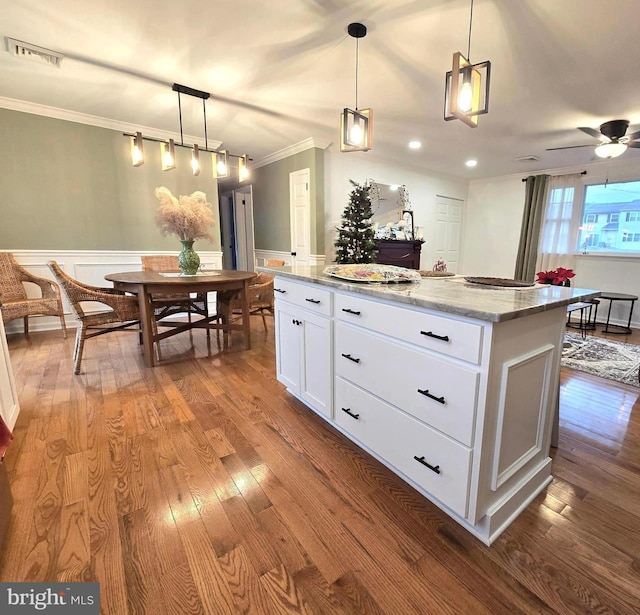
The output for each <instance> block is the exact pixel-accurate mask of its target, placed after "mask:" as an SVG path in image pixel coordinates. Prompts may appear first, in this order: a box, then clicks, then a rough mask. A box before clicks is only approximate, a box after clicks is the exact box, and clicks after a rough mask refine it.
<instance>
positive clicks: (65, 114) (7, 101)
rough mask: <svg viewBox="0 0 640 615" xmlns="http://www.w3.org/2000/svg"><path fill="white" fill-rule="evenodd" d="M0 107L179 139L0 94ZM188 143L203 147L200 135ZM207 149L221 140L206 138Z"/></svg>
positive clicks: (113, 128)
mask: <svg viewBox="0 0 640 615" xmlns="http://www.w3.org/2000/svg"><path fill="white" fill-rule="evenodd" d="M0 108H2V109H10V110H11V111H20V112H22V113H31V114H32V115H42V116H44V117H50V118H53V119H56V120H64V121H66V122H75V123H76V124H86V125H87V126H96V127H97V128H106V129H108V130H116V131H118V132H141V133H142V134H143V135H144V136H147V137H154V138H156V139H173V140H174V141H176V142H179V141H180V134H179V133H175V132H169V131H166V130H159V129H158V128H151V126H136V125H134V124H128V123H126V122H119V121H118V120H111V119H108V118H105V117H99V116H97V115H88V114H87V113H80V112H78V111H70V110H68V109H60V108H58V107H49V106H47V105H40V104H38V103H33V102H28V101H26V100H17V99H15V98H5V97H3V96H0ZM184 138H185V140H186V141H187V142H188V143H197V144H198V146H199V147H204V139H203V138H201V137H193V136H190V135H184ZM207 143H208V146H209V149H218V148H219V147H220V146H221V145H222V141H217V140H215V139H208V141H207Z"/></svg>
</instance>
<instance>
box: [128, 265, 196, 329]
mask: <svg viewBox="0 0 640 615" xmlns="http://www.w3.org/2000/svg"><path fill="white" fill-rule="evenodd" d="M140 259H141V261H142V270H143V271H158V272H162V271H164V272H177V271H180V266H179V265H178V257H177V256H172V255H169V254H166V255H165V254H156V255H151V256H141V257H140ZM151 301H152V305H153V310H154V315H155V318H156V320H161V319H162V318H167V316H173V315H174V314H182V313H184V312H186V313H187V316H188V318H189V322H191V315H192V314H199V315H200V316H208V315H209V305H208V300H207V293H198V294H196V295H194V296H193V297H192V296H191V295H190V294H189V293H171V294H160V295H159V294H154V295H153V296H152V297H151ZM207 331H208V329H207Z"/></svg>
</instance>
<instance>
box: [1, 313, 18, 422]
mask: <svg viewBox="0 0 640 615" xmlns="http://www.w3.org/2000/svg"><path fill="white" fill-rule="evenodd" d="M19 412H20V405H19V404H18V393H17V390H16V383H15V381H14V379H13V371H12V370H11V361H10V359H9V348H8V347H7V338H6V337H5V334H4V324H3V322H2V318H0V416H2V419H3V420H4V422H5V423H6V425H7V427H8V428H9V429H11V431H13V426H14V425H15V424H16V420H17V418H18V414H19Z"/></svg>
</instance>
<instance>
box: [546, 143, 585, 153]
mask: <svg viewBox="0 0 640 615" xmlns="http://www.w3.org/2000/svg"><path fill="white" fill-rule="evenodd" d="M578 147H593V145H592V144H589V145H568V146H566V147H547V149H546V150H545V151H546V152H553V151H554V150H557V149H576V148H578Z"/></svg>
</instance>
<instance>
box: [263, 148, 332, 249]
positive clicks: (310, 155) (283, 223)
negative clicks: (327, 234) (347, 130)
mask: <svg viewBox="0 0 640 615" xmlns="http://www.w3.org/2000/svg"><path fill="white" fill-rule="evenodd" d="M307 168H308V169H310V176H311V185H310V186H309V192H310V201H311V204H310V205H311V215H310V224H311V246H310V247H311V254H324V150H321V149H319V148H317V147H314V148H310V149H308V150H305V151H303V152H300V153H298V154H294V155H292V156H289V157H287V158H284V159H282V160H278V161H277V162H273V163H271V164H268V165H265V166H263V167H259V168H257V169H252V171H251V173H252V177H251V181H252V184H253V217H254V222H255V230H254V235H255V247H256V249H258V250H277V251H281V252H289V251H290V249H291V231H290V223H289V218H290V212H289V173H291V172H293V171H300V170H301V169H307Z"/></svg>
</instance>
